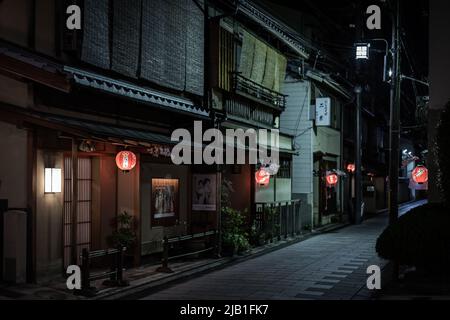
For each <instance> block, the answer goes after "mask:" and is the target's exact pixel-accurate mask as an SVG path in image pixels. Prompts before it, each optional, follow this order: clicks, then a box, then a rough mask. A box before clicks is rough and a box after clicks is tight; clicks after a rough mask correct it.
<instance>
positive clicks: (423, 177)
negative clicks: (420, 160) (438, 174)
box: [411, 166, 428, 184]
mask: <svg viewBox="0 0 450 320" xmlns="http://www.w3.org/2000/svg"><path fill="white" fill-rule="evenodd" d="M411 177H412V179H413V180H414V182H415V183H418V184H424V183H426V182H427V181H428V169H427V168H425V167H424V166H417V167H416V168H415V169H414V170H413V172H412V174H411Z"/></svg>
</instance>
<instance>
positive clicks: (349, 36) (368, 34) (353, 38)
mask: <svg viewBox="0 0 450 320" xmlns="http://www.w3.org/2000/svg"><path fill="white" fill-rule="evenodd" d="M428 1H429V0H417V1H406V0H401V25H402V31H403V42H404V45H405V47H406V50H404V54H403V55H402V57H403V60H402V73H403V74H404V75H408V76H414V77H415V78H418V79H421V80H427V78H428V37H429V35H428V30H429V28H428V3H429V2H428ZM257 2H259V3H260V5H261V6H263V7H264V8H265V9H266V10H268V11H270V12H271V13H272V14H274V16H276V17H277V18H279V19H280V20H283V21H284V22H286V23H288V24H289V25H294V26H295V25H297V29H298V26H300V25H301V22H300V20H301V19H302V18H301V14H298V15H297V14H296V12H295V11H294V10H296V11H297V12H304V13H306V14H308V15H310V14H312V15H315V17H316V18H318V21H319V22H318V23H316V24H315V25H314V27H316V28H319V29H322V30H324V31H325V32H324V35H325V40H324V42H323V43H321V46H322V47H323V48H325V50H327V51H328V52H329V53H330V54H331V55H334V54H336V57H338V58H339V59H340V60H342V61H343V62H344V64H343V65H345V66H346V68H348V69H351V70H354V68H355V60H354V49H353V44H354V43H355V42H358V40H362V39H373V38H384V39H387V40H388V41H389V42H391V37H392V36H391V35H392V23H391V11H390V4H391V3H392V5H394V2H393V1H392V0H387V1H380V0H334V1H332V0H300V1H292V0H260V1H257ZM372 4H377V5H379V6H380V8H381V10H382V30H380V31H370V30H368V29H367V28H366V26H365V24H366V19H367V15H366V14H365V11H366V9H367V7H368V6H369V5H372ZM283 7H287V8H289V10H287V11H283V9H281V8H283ZM283 12H284V13H283ZM286 12H288V13H286ZM351 24H353V25H358V24H359V25H360V26H362V27H361V28H359V29H355V28H351V27H350V25H351ZM357 30H359V31H357ZM358 34H359V35H358ZM316 42H317V41H316ZM375 48H376V49H379V50H384V45H383V43H380V42H378V43H374V46H373V49H375ZM406 53H407V54H406ZM383 56H384V54H383V53H378V54H377V53H374V54H373V55H371V59H370V61H369V62H368V63H367V64H366V66H365V68H366V70H365V72H366V74H367V77H366V78H367V82H368V84H370V86H371V89H370V92H371V95H372V96H373V95H376V96H377V98H376V99H377V102H376V104H377V105H378V108H381V109H380V110H383V109H384V112H385V116H386V115H387V114H388V108H389V94H388V91H389V85H388V84H386V83H383V82H382V65H383ZM408 58H409V59H408ZM413 72H414V73H413ZM363 78H364V77H363ZM416 90H417V95H418V96H422V95H428V89H427V88H426V87H424V86H422V85H416ZM402 93H403V96H402V97H403V101H402V124H403V125H404V126H414V125H417V124H418V123H417V119H416V115H415V112H416V101H415V99H416V95H415V92H414V89H413V85H412V82H410V81H404V83H403V85H402ZM381 112H382V113H383V111H381ZM418 133H419V132H415V133H414V132H413V133H412V135H413V136H411V137H412V138H413V139H414V140H416V139H417V140H418V141H421V140H423V139H425V137H418V136H417V134H418Z"/></svg>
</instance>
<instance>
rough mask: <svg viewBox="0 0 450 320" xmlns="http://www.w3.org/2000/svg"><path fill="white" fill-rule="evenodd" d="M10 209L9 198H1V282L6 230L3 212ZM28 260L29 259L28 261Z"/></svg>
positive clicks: (1, 278)
mask: <svg viewBox="0 0 450 320" xmlns="http://www.w3.org/2000/svg"><path fill="white" fill-rule="evenodd" d="M7 210H8V200H6V199H1V200H0V282H2V281H3V244H4V243H5V242H4V239H3V238H4V231H3V219H4V215H3V213H4V212H5V211H7ZM27 262H28V261H27Z"/></svg>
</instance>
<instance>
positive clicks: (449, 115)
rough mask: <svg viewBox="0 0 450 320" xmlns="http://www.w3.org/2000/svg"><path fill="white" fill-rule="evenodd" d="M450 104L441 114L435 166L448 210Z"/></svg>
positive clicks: (449, 196)
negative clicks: (436, 166)
mask: <svg viewBox="0 0 450 320" xmlns="http://www.w3.org/2000/svg"><path fill="white" fill-rule="evenodd" d="M449 129H450V102H449V103H447V105H446V106H445V109H444V111H443V112H442V114H441V121H440V123H439V127H438V130H437V136H436V153H437V162H438V163H437V164H438V165H439V185H440V188H441V190H442V192H443V198H444V201H445V203H446V205H447V207H448V208H450V166H449V165H448V161H449V160H450V135H449V133H448V132H449Z"/></svg>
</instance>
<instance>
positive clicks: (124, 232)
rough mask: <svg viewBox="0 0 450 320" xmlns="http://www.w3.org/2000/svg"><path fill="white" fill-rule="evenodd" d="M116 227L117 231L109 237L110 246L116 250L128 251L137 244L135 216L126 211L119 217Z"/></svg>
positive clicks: (115, 222)
mask: <svg viewBox="0 0 450 320" xmlns="http://www.w3.org/2000/svg"><path fill="white" fill-rule="evenodd" d="M114 225H115V227H116V230H115V231H114V232H113V233H112V234H111V235H110V236H109V237H108V243H109V245H110V246H112V247H114V248H118V247H125V248H126V249H127V251H128V250H129V249H130V248H131V247H132V246H133V245H134V243H135V242H136V233H135V232H134V225H133V216H131V215H129V214H128V213H127V212H126V211H124V212H123V213H120V214H118V215H117V217H116V219H115V221H114Z"/></svg>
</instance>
